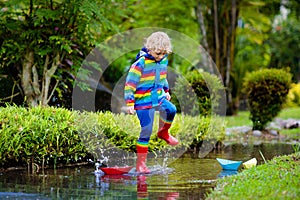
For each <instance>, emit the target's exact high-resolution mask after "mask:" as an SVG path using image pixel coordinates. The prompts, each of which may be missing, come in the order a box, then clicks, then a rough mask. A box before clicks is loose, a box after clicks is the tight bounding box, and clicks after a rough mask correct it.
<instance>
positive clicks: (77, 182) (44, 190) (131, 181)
mask: <svg viewBox="0 0 300 200" xmlns="http://www.w3.org/2000/svg"><path fill="white" fill-rule="evenodd" d="M259 151H261V152H262V153H263V155H264V157H265V158H266V159H271V158H273V157H274V156H279V155H283V154H290V153H292V152H293V148H292V147H291V145H288V144H281V143H260V144H247V145H243V144H234V145H228V146H225V147H224V148H223V149H222V150H220V151H213V152H210V153H209V154H208V155H207V156H205V157H204V158H198V157H197V155H195V154H191V153H185V154H183V155H182V157H181V158H179V159H176V160H175V161H174V162H172V163H171V164H170V165H169V166H168V167H161V166H160V165H157V161H155V160H149V161H148V166H149V168H150V169H151V171H152V172H153V173H152V174H150V175H145V176H138V175H137V174H135V173H134V172H129V174H125V175H119V176H108V175H104V174H103V173H94V172H95V168H94V167H93V166H85V167H74V168H67V169H57V170H55V171H54V170H45V171H44V172H39V173H38V174H35V175H28V174H27V172H26V171H10V172H7V173H2V174H0V199H138V198H149V199H204V198H205V194H206V193H207V192H209V190H210V189H211V188H212V187H213V186H214V183H215V182H216V180H217V179H218V178H222V177H224V176H229V175H234V174H236V173H238V171H234V172H228V171H223V170H222V168H221V166H220V165H219V163H218V162H217V161H216V158H217V157H219V158H225V159H233V160H241V161H247V160H249V159H251V158H253V157H255V158H256V159H257V160H258V164H261V163H263V159H262V158H261V155H260V153H259ZM240 170H242V169H239V171H240Z"/></svg>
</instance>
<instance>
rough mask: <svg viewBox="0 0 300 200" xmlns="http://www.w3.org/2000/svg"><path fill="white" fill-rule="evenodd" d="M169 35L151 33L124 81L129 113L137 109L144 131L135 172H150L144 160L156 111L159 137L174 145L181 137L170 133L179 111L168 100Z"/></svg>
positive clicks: (138, 147)
mask: <svg viewBox="0 0 300 200" xmlns="http://www.w3.org/2000/svg"><path fill="white" fill-rule="evenodd" d="M171 48H172V46H171V41H170V38H169V36H168V35H167V34H166V33H164V32H154V33H152V34H151V35H150V36H149V37H148V38H147V39H146V42H145V45H144V47H143V48H142V49H141V51H140V52H139V53H138V55H137V56H136V61H135V62H134V63H133V64H132V65H131V67H130V70H129V72H128V75H127V77H126V82H125V91H124V97H125V101H126V104H127V106H128V113H129V114H134V110H136V113H137V116H138V118H139V121H140V126H141V132H140V136H139V138H138V140H137V145H136V153H137V161H136V171H137V172H138V173H150V171H149V170H148V168H147V166H146V164H145V162H146V159H147V153H148V144H149V140H150V136H151V134H152V127H153V120H154V113H155V111H159V113H160V117H159V130H158V133H157V136H158V138H160V139H163V140H165V141H166V142H167V143H168V144H169V145H172V146H175V145H177V144H178V140H177V139H176V138H174V137H173V136H171V135H170V134H169V133H168V130H169V128H170V126H171V124H172V122H173V119H174V117H175V114H176V107H175V106H174V105H173V104H172V103H171V102H170V101H169V100H170V99H171V96H170V94H169V85H168V81H167V66H168V59H167V56H168V54H169V53H171V52H172V49H171Z"/></svg>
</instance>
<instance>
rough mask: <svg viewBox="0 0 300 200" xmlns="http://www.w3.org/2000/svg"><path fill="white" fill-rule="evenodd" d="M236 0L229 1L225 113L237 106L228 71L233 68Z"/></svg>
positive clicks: (235, 109)
mask: <svg viewBox="0 0 300 200" xmlns="http://www.w3.org/2000/svg"><path fill="white" fill-rule="evenodd" d="M236 15H237V8H236V0H232V1H231V17H230V18H229V19H230V26H229V31H228V32H229V34H228V43H227V55H226V61H227V62H226V78H225V86H226V88H228V92H227V113H228V114H229V115H233V114H235V113H236V112H237V108H236V105H235V102H233V98H232V93H231V89H230V88H232V87H231V85H230V83H231V81H230V73H231V70H232V69H233V63H234V49H235V36H236Z"/></svg>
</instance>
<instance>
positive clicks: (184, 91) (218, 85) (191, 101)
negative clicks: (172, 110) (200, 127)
mask: <svg viewBox="0 0 300 200" xmlns="http://www.w3.org/2000/svg"><path fill="white" fill-rule="evenodd" d="M222 90H224V87H223V84H222V82H221V80H220V79H219V78H218V77H217V76H216V75H214V74H210V73H208V72H204V71H199V70H193V71H190V72H188V73H187V74H186V75H185V76H182V77H179V78H178V79H177V80H176V82H175V86H174V89H173V90H172V96H173V97H174V98H172V99H174V100H173V103H174V104H175V105H176V107H177V109H178V111H179V112H182V113H185V114H188V115H192V116H197V115H199V114H200V115H203V116H209V115H211V114H212V113H214V112H213V111H215V109H216V108H217V106H219V104H218V100H219V99H220V98H221V95H220V91H222Z"/></svg>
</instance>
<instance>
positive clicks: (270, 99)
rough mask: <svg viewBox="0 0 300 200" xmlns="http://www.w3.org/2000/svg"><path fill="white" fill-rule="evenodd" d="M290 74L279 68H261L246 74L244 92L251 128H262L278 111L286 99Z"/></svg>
mask: <svg viewBox="0 0 300 200" xmlns="http://www.w3.org/2000/svg"><path fill="white" fill-rule="evenodd" d="M291 77H292V76H291V74H290V73H288V72H286V71H284V70H281V69H263V70H259V71H255V72H251V73H249V74H247V75H246V77H245V79H244V84H243V92H245V93H246V95H247V98H248V104H249V109H250V120H251V121H252V123H253V130H263V129H264V128H265V126H266V125H267V123H268V122H271V121H272V120H273V119H274V118H275V117H276V116H277V115H278V113H279V112H280V110H281V109H282V106H283V104H284V102H285V100H286V97H287V94H288V91H289V88H290V84H291Z"/></svg>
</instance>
